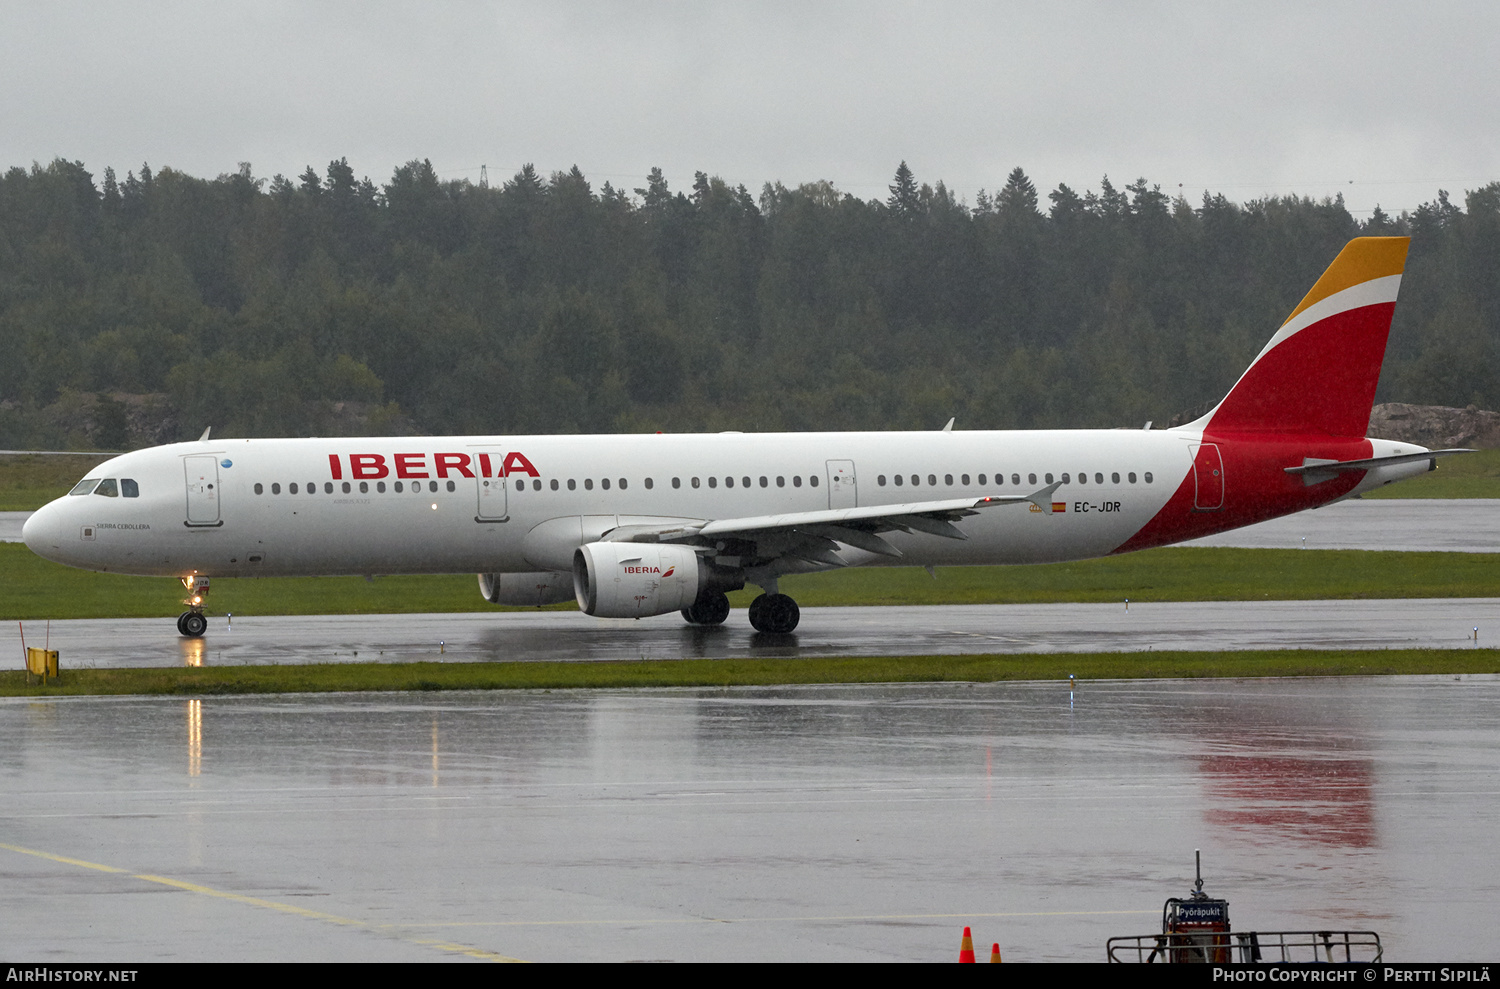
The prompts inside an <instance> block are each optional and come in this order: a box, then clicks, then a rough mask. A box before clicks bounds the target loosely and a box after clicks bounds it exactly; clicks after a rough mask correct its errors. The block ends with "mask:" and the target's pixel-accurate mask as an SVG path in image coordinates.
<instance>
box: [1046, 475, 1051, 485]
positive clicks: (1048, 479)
mask: <svg viewBox="0 0 1500 989" xmlns="http://www.w3.org/2000/svg"><path fill="white" fill-rule="evenodd" d="M1047 483H1048V484H1051V483H1052V475H1051V474H1048V475H1047Z"/></svg>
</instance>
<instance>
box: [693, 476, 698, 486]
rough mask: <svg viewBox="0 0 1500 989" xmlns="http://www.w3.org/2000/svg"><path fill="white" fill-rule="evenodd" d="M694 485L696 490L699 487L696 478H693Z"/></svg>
mask: <svg viewBox="0 0 1500 989" xmlns="http://www.w3.org/2000/svg"><path fill="white" fill-rule="evenodd" d="M692 484H693V487H695V488H696V487H697V486H698V479H697V478H696V477H695V478H693V481H692Z"/></svg>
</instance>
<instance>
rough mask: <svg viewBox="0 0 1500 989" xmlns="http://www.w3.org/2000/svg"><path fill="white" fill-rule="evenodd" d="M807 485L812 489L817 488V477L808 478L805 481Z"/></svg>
mask: <svg viewBox="0 0 1500 989" xmlns="http://www.w3.org/2000/svg"><path fill="white" fill-rule="evenodd" d="M807 483H808V484H811V485H812V486H813V487H817V486H818V475H816V474H814V475H813V476H812V477H809V478H808V479H807Z"/></svg>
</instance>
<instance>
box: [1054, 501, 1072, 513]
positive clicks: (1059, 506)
mask: <svg viewBox="0 0 1500 989" xmlns="http://www.w3.org/2000/svg"><path fill="white" fill-rule="evenodd" d="M1067 510H1068V503H1067V502H1065V501H1054V502H1053V503H1052V511H1053V513H1054V514H1055V513H1057V512H1066V511H1067Z"/></svg>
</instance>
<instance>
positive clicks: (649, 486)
mask: <svg viewBox="0 0 1500 989" xmlns="http://www.w3.org/2000/svg"><path fill="white" fill-rule="evenodd" d="M655 486H656V484H655V482H654V481H652V480H651V478H649V477H648V478H646V490H647V491H650V490H651V489H652V488H653V487H655Z"/></svg>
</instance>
